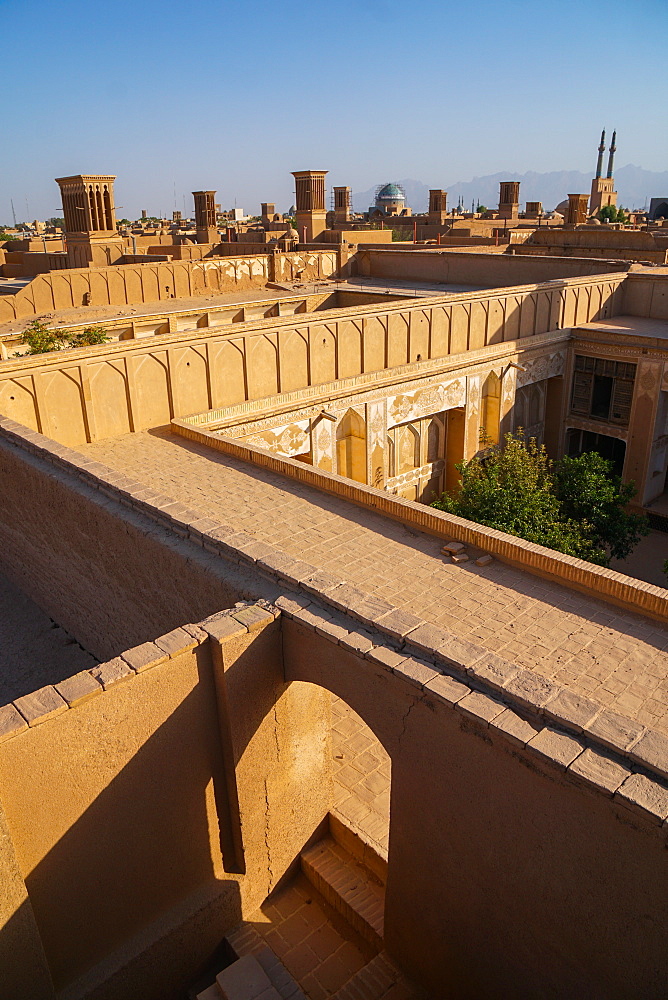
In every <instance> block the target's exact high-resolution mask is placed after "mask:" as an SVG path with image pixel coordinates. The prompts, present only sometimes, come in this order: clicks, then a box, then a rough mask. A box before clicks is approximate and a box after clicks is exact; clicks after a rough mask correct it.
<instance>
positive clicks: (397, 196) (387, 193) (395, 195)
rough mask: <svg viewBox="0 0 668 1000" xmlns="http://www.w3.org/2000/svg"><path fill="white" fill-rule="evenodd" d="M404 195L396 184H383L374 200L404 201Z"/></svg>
mask: <svg viewBox="0 0 668 1000" xmlns="http://www.w3.org/2000/svg"><path fill="white" fill-rule="evenodd" d="M405 200H406V195H405V194H404V192H403V191H402V190H401V188H400V187H399V186H398V185H397V184H384V185H383V187H382V188H381V189H380V191H379V192H378V194H377V195H376V201H405Z"/></svg>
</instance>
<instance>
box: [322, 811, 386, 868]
mask: <svg viewBox="0 0 668 1000" xmlns="http://www.w3.org/2000/svg"><path fill="white" fill-rule="evenodd" d="M329 833H330V836H331V837H332V839H333V840H335V841H336V843H337V844H339V846H340V847H342V848H343V849H344V851H347V852H348V854H350V855H352V857H353V858H355V859H356V860H357V861H360V862H361V863H362V864H363V865H364V867H365V868H368V869H369V871H370V872H371V874H372V875H375V877H376V878H377V879H378V881H379V882H380V883H381V884H382V885H385V883H386V882H387V858H384V857H382V855H380V854H379V853H378V851H377V850H376V848H375V847H374V845H373V844H372V843H370V841H369V840H367V839H365V836H364V831H362V830H351V829H350V827H349V826H347V825H346V823H345V822H344V821H343V820H342V819H341V818H340V817H339V816H337V815H336V813H334V812H331V813H330V814H329Z"/></svg>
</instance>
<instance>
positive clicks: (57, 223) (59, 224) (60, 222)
mask: <svg viewBox="0 0 668 1000" xmlns="http://www.w3.org/2000/svg"><path fill="white" fill-rule="evenodd" d="M46 222H47V225H49V226H54V228H56V229H64V228H65V220H64V219H61V218H60V217H59V216H57V215H54V216H53V217H52V218H50V219H47V220H46Z"/></svg>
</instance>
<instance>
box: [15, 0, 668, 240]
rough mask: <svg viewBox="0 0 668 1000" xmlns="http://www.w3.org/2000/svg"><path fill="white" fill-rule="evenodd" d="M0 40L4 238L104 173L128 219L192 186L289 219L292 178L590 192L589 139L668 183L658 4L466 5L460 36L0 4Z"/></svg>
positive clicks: (346, 8) (527, 1)
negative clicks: (268, 205) (534, 180)
mask: <svg viewBox="0 0 668 1000" xmlns="http://www.w3.org/2000/svg"><path fill="white" fill-rule="evenodd" d="M0 23H1V24H2V27H3V35H4V37H5V39H7V40H8V41H9V42H10V45H9V46H7V47H6V51H7V50H10V52H9V56H8V57H7V59H6V76H5V81H6V90H7V99H6V101H5V103H4V106H3V123H4V130H3V131H4V133H5V136H6V137H8V139H9V141H8V142H7V143H6V144H5V149H4V152H5V156H4V157H3V165H2V171H1V172H0V223H5V224H6V223H10V222H11V220H12V210H11V202H10V199H13V201H14V208H15V211H16V216H17V219H18V220H19V221H22V220H25V219H28V218H29V219H32V218H46V217H49V216H54V215H60V214H62V213H61V211H60V208H59V206H60V200H59V194H58V189H57V186H56V184H55V183H54V178H55V177H60V176H66V175H68V174H73V173H87V172H89V173H111V174H116V175H117V177H118V180H117V182H116V202H117V206H118V215H119V217H122V216H127V217H129V218H135V217H137V216H138V215H139V214H140V211H141V209H142V208H146V209H147V210H148V212H149V214H158V213H159V212H164V213H165V214H170V213H171V211H172V210H173V209H174V208H177V209H179V210H181V211H183V210H184V208H185V210H186V212H187V214H192V195H191V192H192V191H193V190H197V189H198V188H215V189H216V190H217V192H218V197H217V200H218V201H220V202H221V204H222V205H223V207H230V206H232V205H233V204H235V202H236V204H237V205H239V206H240V207H243V208H244V209H245V210H246V211H247V212H249V213H255V212H257V211H259V204H260V201H274V202H275V203H276V205H277V207H278V208H279V210H280V209H286V208H287V207H288V206H289V205H290V204H291V203H292V201H293V193H292V191H293V188H292V177H291V175H290V172H291V171H292V170H298V169H305V168H313V169H327V170H329V174H328V177H327V182H328V185H329V186H330V187H331V186H332V185H334V184H349V185H350V186H351V187H352V189H353V191H354V192H364V191H366V190H367V189H370V188H372V187H373V186H374V185H376V184H378V183H381V182H383V181H384V180H388V179H394V178H397V179H399V178H415V179H417V180H419V181H421V182H422V183H423V184H425V185H427V186H428V187H429V186H432V187H446V188H448V187H449V188H451V189H452V188H453V186H454V190H455V191H456V189H457V183H458V182H459V183H460V184H462V185H463V184H466V183H469V182H470V181H471V179H473V178H485V177H488V176H490V175H496V174H498V173H506V174H507V175H508V177H509V178H510V177H512V176H513V175H517V174H525V173H527V172H535V173H538V174H540V173H550V172H555V171H556V172H580V173H583V174H586V176H587V177H588V178H591V176H592V175H593V170H594V166H595V161H596V147H597V145H598V140H599V135H600V131H601V128H603V127H606V129H607V134H608V141H609V139H610V136H611V133H612V130H613V129H617V133H618V138H617V146H618V152H617V168H616V170H615V174H616V175H617V173H618V171H619V169H620V168H622V167H624V165H627V164H638V165H640V166H642V168H644V169H645V170H648V171H654V172H659V173H661V172H664V171H666V169H668V130H666V129H665V127H664V126H663V125H662V124H661V107H662V105H663V103H664V101H665V98H666V96H668V71H667V70H666V65H665V59H664V51H663V46H664V39H665V37H666V31H667V30H668V5H667V4H666V3H665V2H664V0H637V2H635V3H634V4H633V5H629V4H628V3H625V2H623V0H610V2H609V3H608V4H607V5H606V6H605V8H604V9H602V8H601V7H600V4H598V3H595V2H593V0H582V2H580V3H577V2H575V0H563V2H560V3H559V4H557V3H554V2H551V0H550V2H546V3H543V4H539V5H538V4H536V3H535V2H532V0H510V2H507V3H505V4H503V5H499V4H497V3H494V2H492V0H480V2H478V3H477V4H475V5H474V6H473V7H471V8H470V9H469V10H468V11H467V18H466V22H465V23H464V24H462V17H461V14H460V8H459V7H458V6H455V5H454V4H453V3H451V2H449V0H446V2H445V3H435V2H430V0H415V2H414V3H413V4H412V5H410V6H407V5H404V4H399V3H398V2H396V0H341V2H340V3H339V4H337V5H336V6H335V7H333V6H332V5H331V4H328V3H325V2H324V0H313V2H312V3H311V4H309V5H308V6H306V5H305V4H288V3H287V2H285V0H281V2H276V3H271V2H269V0H262V2H260V3H258V4H255V5H253V6H251V5H241V4H238V3H232V2H231V0H199V3H198V4H196V5H190V6H187V5H182V4H177V3H176V2H174V0H165V2H158V0H144V2H142V3H141V4H136V3H130V2H129V0H118V2H117V3H116V4H114V5H113V7H108V8H107V7H96V8H95V9H94V12H92V9H91V7H90V5H89V4H85V3H84V2H83V0H63V2H62V3H61V4H59V5H54V4H52V3H48V2H47V0H21V2H19V0H0ZM12 60H15V63H16V64H15V65H14V64H13V62H12ZM585 190H588V187H587V188H585ZM665 193H666V192H665V191H647V192H645V194H646V195H648V196H651V195H664V194H665ZM521 198H522V200H524V192H521ZM184 199H185V202H184ZM622 200H624V199H623V197H622ZM550 207H553V206H550Z"/></svg>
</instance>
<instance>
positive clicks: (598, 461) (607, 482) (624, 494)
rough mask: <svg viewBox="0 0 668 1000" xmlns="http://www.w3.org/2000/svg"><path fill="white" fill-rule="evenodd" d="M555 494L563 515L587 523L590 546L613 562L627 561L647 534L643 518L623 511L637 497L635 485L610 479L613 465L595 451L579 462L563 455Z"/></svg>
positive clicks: (586, 454) (647, 523) (645, 522)
mask: <svg viewBox="0 0 668 1000" xmlns="http://www.w3.org/2000/svg"><path fill="white" fill-rule="evenodd" d="M555 494H556V496H557V499H558V500H559V502H560V504H561V512H562V514H563V515H565V516H566V517H568V518H570V519H572V520H573V521H580V522H582V521H586V522H587V523H588V524H589V525H590V528H589V537H590V539H591V541H592V544H593V545H594V546H595V547H596V548H597V549H607V550H608V551H609V552H610V555H611V556H612V557H613V558H614V559H626V557H627V556H628V555H629V553H630V552H631V551H632V550H633V549H634V548H635V546H636V545H637V544H638V542H639V541H640V539H641V538H642V537H643V535H646V534H648V532H649V522H648V520H647V518H646V517H643V516H641V515H639V514H628V513H627V512H626V509H625V508H626V506H627V504H628V503H630V501H631V500H632V499H633V497H634V496H635V495H636V487H635V483H633V482H629V483H623V482H622V481H621V479H620V477H619V476H615V475H613V473H612V462H609V461H608V460H607V459H605V458H603V457H602V456H601V455H599V454H598V453H597V452H595V451H588V452H585V453H584V455H580V456H579V457H578V458H571V457H570V456H568V455H565V456H564V457H563V458H562V459H561V460H560V461H559V462H557V463H556V466H555Z"/></svg>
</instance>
